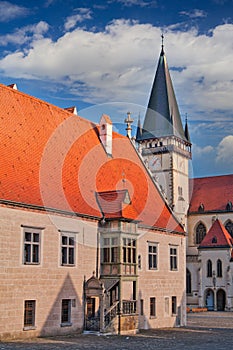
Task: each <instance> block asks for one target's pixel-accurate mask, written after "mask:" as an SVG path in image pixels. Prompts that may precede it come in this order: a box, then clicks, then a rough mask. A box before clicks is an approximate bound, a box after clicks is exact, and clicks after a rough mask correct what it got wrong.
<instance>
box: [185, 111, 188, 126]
mask: <svg viewBox="0 0 233 350" xmlns="http://www.w3.org/2000/svg"><path fill="white" fill-rule="evenodd" d="M187 122H188V114H187V113H185V123H186V124H187Z"/></svg>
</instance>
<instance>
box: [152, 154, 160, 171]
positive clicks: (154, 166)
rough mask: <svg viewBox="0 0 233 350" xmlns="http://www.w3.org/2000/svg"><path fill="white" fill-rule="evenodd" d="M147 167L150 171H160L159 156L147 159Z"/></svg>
mask: <svg viewBox="0 0 233 350" xmlns="http://www.w3.org/2000/svg"><path fill="white" fill-rule="evenodd" d="M149 167H150V169H151V170H158V169H161V159H160V157H159V156H153V157H151V158H150V159H149Z"/></svg>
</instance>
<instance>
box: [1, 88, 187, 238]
mask: <svg viewBox="0 0 233 350" xmlns="http://www.w3.org/2000/svg"><path fill="white" fill-rule="evenodd" d="M0 104H1V109H0V137H1V144H0V148H1V161H2V164H3V165H2V166H1V168H0V199H2V200H8V201H13V202H17V203H24V204H27V205H36V206H44V207H48V208H54V209H57V210H65V211H69V212H74V213H78V214H84V215H88V216H95V217H101V216H102V214H101V212H100V209H99V206H98V204H97V201H96V196H95V193H96V192H104V191H116V190H123V189H127V190H128V192H129V195H130V198H131V202H132V207H133V208H134V209H135V210H134V213H132V212H131V215H132V216H134V217H133V218H134V219H137V220H140V221H142V222H143V223H144V224H146V225H151V226H156V227H159V228H163V229H166V228H167V229H168V230H171V231H178V232H180V233H183V230H182V228H181V226H180V225H179V224H178V222H177V221H176V219H175V218H174V217H173V216H172V214H171V211H170V210H169V208H168V206H167V205H166V204H165V203H164V200H163V199H162V197H161V195H160V194H159V192H158V190H157V189H156V187H155V185H154V184H153V182H152V181H151V178H150V176H149V175H148V173H147V171H146V169H145V168H144V166H143V165H142V162H141V160H140V158H139V157H138V155H137V153H136V151H135V149H134V147H133V145H132V144H131V142H130V140H129V139H128V138H127V137H124V136H122V135H120V134H117V133H113V147H112V158H109V157H108V156H107V154H106V152H105V150H104V147H103V146H102V144H101V142H100V139H99V135H98V127H97V126H96V124H94V123H92V122H90V121H88V120H86V119H83V118H81V117H80V116H77V115H74V114H71V113H69V112H68V111H66V110H63V109H61V108H58V107H55V106H53V105H51V104H49V103H46V102H44V101H41V100H39V99H36V98H34V97H31V96H29V95H26V94H24V93H22V92H20V91H17V90H14V89H11V88H9V87H6V86H3V85H0ZM123 173H124V179H123V178H122V174H123Z"/></svg>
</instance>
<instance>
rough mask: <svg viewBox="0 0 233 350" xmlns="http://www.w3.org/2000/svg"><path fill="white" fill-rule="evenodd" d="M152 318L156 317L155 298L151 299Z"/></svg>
mask: <svg viewBox="0 0 233 350" xmlns="http://www.w3.org/2000/svg"><path fill="white" fill-rule="evenodd" d="M150 316H151V317H155V316H156V299H155V298H154V297H153V298H150Z"/></svg>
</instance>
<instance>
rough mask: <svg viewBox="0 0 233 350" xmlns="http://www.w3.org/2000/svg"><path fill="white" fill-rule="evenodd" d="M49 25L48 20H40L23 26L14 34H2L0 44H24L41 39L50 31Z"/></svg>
mask: <svg viewBox="0 0 233 350" xmlns="http://www.w3.org/2000/svg"><path fill="white" fill-rule="evenodd" d="M48 29H49V25H48V23H46V22H43V21H41V22H39V23H37V24H34V25H28V26H25V27H23V28H20V29H17V30H16V31H15V32H13V33H12V34H7V35H0V45H2V46H6V45H8V44H18V45H22V44H25V43H27V42H31V40H32V39H33V40H40V39H41V38H43V35H44V34H45V33H46V32H47V31H48Z"/></svg>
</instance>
